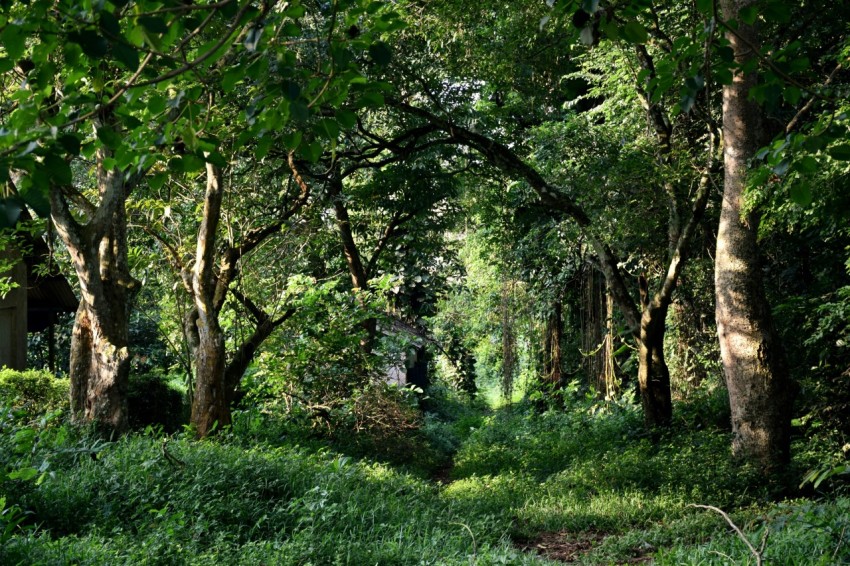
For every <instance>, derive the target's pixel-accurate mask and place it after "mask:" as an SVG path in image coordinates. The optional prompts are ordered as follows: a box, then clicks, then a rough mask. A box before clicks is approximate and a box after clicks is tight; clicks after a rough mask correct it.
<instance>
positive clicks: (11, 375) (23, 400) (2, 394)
mask: <svg viewBox="0 0 850 566" xmlns="http://www.w3.org/2000/svg"><path fill="white" fill-rule="evenodd" d="M69 387H70V384H69V381H68V380H67V379H60V378H56V377H54V376H53V375H52V374H51V373H50V372H47V371H42V370H27V371H15V370H11V369H5V368H4V369H0V404H4V405H8V406H10V407H13V408H14V409H16V410H19V411H23V412H24V416H25V417H26V418H27V419H29V420H32V419H34V418H36V417H37V416H38V415H42V414H44V413H49V412H51V411H55V410H57V409H64V408H67V406H68V402H69V401H68V399H69V397H68V390H69Z"/></svg>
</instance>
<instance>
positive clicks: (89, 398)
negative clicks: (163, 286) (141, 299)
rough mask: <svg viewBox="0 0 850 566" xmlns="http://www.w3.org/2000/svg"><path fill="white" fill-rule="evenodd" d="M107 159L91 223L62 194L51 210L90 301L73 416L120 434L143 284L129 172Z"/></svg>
mask: <svg viewBox="0 0 850 566" xmlns="http://www.w3.org/2000/svg"><path fill="white" fill-rule="evenodd" d="M106 157H108V155H107V154H106V152H105V151H103V150H101V151H100V152H99V153H98V162H99V163H98V168H97V181H98V188H99V192H100V205H99V206H98V207H96V208H94V207H92V208H91V209H90V210H87V212H88V214H89V215H90V218H89V222H88V223H87V224H85V225H81V224H79V223H78V222H77V221H76V220H75V219H74V217H73V216H72V214H71V212H70V210H69V208H68V204H67V202H66V200H65V198H64V196H63V194H62V191H61V188H59V187H54V188H53V189H52V190H51V191H50V205H51V215H52V218H53V222H54V224H55V225H56V230H57V233H58V234H59V236H60V237H61V238H62V241H63V242H64V244H65V246H66V247H67V248H68V251H69V252H70V255H71V262H72V264H73V266H74V269H75V271H76V273H77V276H78V278H79V281H80V292H81V295H82V296H81V299H80V306H79V308H78V310H77V318H76V321H75V323H74V331H73V335H72V339H71V366H70V373H71V375H70V377H71V412H72V417H73V419H74V420H75V421H76V422H80V423H91V424H93V425H94V426H95V428H96V429H97V430H98V431H99V432H100V433H101V434H103V435H105V436H112V435H115V434H120V433H122V432H124V431H125V430H126V427H127V399H126V391H127V382H128V379H129V372H130V354H129V351H128V343H129V339H128V337H129V330H128V328H129V320H130V310H131V305H132V301H133V297H134V296H135V293H136V291H137V290H138V288H139V283H138V282H137V281H136V280H134V279H133V278H132V277H131V276H130V269H129V266H128V264H127V217H126V212H125V208H124V201H125V199H126V195H127V190H128V188H127V187H126V186H125V182H124V174H123V173H122V172H121V171H118V170H115V169H111V170H107V169H104V168H103V163H104V161H105V159H106Z"/></svg>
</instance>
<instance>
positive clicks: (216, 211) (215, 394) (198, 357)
mask: <svg viewBox="0 0 850 566" xmlns="http://www.w3.org/2000/svg"><path fill="white" fill-rule="evenodd" d="M223 197H224V182H223V179H222V175H221V170H220V169H219V168H218V167H216V166H214V165H212V164H210V163H207V189H206V193H205V195H204V212H203V216H202V218H201V225H200V228H199V229H198V245H197V250H196V252H195V266H194V269H193V270H192V275H191V284H192V297H193V299H194V302H195V305H194V307H195V313H193V317H194V314H196V315H197V318H196V319H195V326H196V328H197V332H198V334H197V337H198V343H197V348H196V350H195V396H194V398H193V400H192V416H191V423H192V425H193V426H194V427H195V432H196V434H197V435H198V437H200V438H204V437H205V436H207V435H208V434H210V433H211V432H212V431H213V430H214V428H215V426H216V423H217V425H218V426H219V427H222V426H227V425H229V424H230V405H229V404H228V402H227V401H228V395H227V393H226V390H225V383H224V365H225V360H224V358H225V353H224V332H223V331H222V329H221V325H220V324H219V321H218V314H219V309H220V308H221V307H220V304H217V303H218V302H219V300H220V301H221V303H223V300H221V299H220V297H217V295H216V290H217V288H218V280H217V278H216V276H215V273H214V272H213V265H214V261H215V251H216V250H215V243H216V231H217V230H218V224H219V220H220V219H221V202H222V199H223Z"/></svg>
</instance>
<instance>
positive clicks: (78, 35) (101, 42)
mask: <svg viewBox="0 0 850 566" xmlns="http://www.w3.org/2000/svg"><path fill="white" fill-rule="evenodd" d="M68 39H69V40H70V41H73V42H74V43H76V44H77V45H79V46H80V47H81V48H82V50H83V53H85V54H86V56H88V57H90V58H92V59H100V58H101V57H103V56H104V55H106V53H107V51H109V42H108V41H106V38H105V37H103V36H102V35H100V34H97V33H95V32H94V31H85V32H72V33H69V34H68Z"/></svg>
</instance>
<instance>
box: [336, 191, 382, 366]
mask: <svg viewBox="0 0 850 566" xmlns="http://www.w3.org/2000/svg"><path fill="white" fill-rule="evenodd" d="M328 188H329V191H328V194H329V195H330V197H331V199H333V206H334V215H335V216H336V225H337V231H338V232H339V238H340V241H341V242H342V251H343V253H344V254H345V261H346V264H347V265H348V272H349V275H350V276H351V285H352V287H353V288H354V289H355V290H360V291H363V292H368V291H369V274H368V273H367V272H366V268H365V267H364V266H363V260H362V258H361V257H360V250H359V248H358V247H357V242H355V241H354V234H353V232H352V231H351V218H350V217H349V215H348V208H347V207H346V206H345V202H344V201H343V196H342V179H340V178H339V177H338V175H335V176H334V178H333V179H331V181H330V183H329V185H328ZM362 326H363V329H364V330H365V331H366V337H365V338H364V339H363V340H361V341H360V347H361V348H362V349H363V351H364V352H367V353H368V352H371V351H372V346H373V344H374V342H375V338H376V336H377V334H378V321H377V319H375V318H374V317H370V318H367V319H366V320H364V321H363V323H362Z"/></svg>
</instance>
